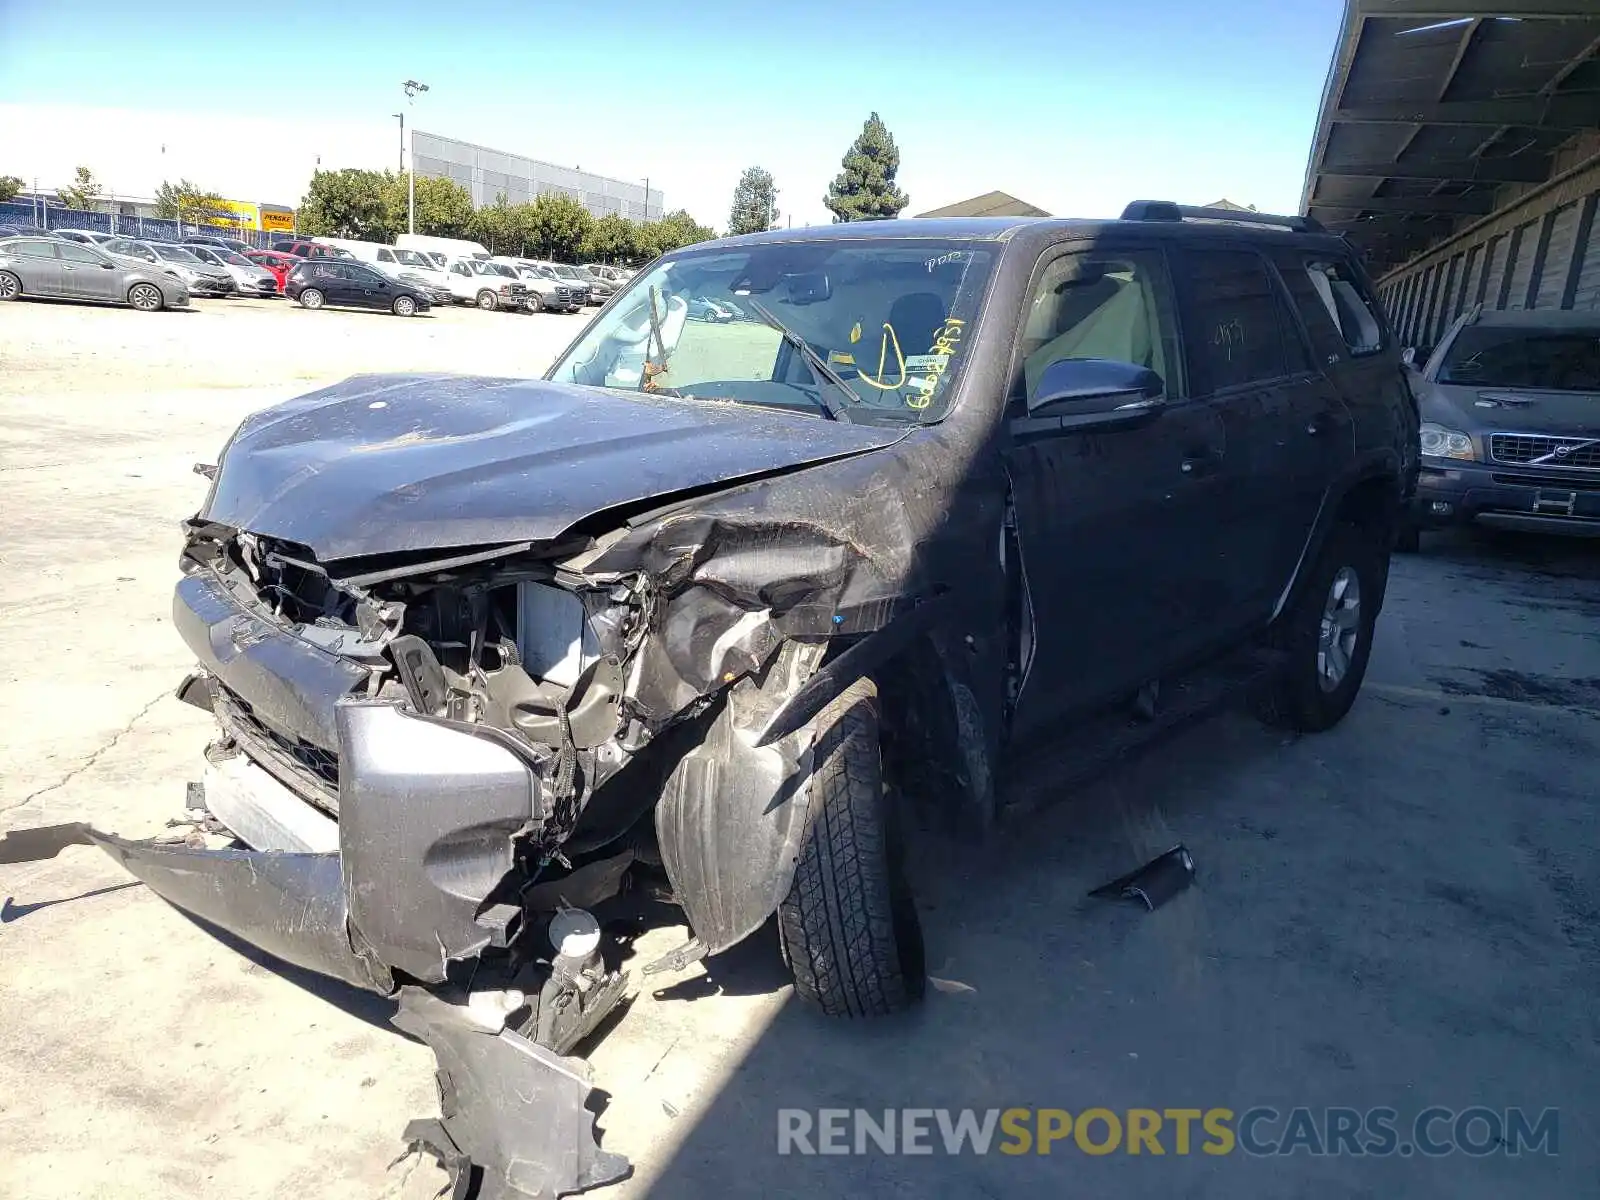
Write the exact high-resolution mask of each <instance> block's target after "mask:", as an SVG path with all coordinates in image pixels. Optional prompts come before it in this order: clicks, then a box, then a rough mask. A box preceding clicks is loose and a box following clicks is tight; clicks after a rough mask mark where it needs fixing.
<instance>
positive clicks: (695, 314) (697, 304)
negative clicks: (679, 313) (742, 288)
mask: <svg viewBox="0 0 1600 1200" xmlns="http://www.w3.org/2000/svg"><path fill="white" fill-rule="evenodd" d="M688 305H689V319H690V320H693V321H732V320H733V319H734V315H733V309H731V308H729V307H727V306H726V305H725V304H722V303H720V302H718V301H716V300H712V299H711V298H710V297H708V296H691V297H690V298H689V300H688Z"/></svg>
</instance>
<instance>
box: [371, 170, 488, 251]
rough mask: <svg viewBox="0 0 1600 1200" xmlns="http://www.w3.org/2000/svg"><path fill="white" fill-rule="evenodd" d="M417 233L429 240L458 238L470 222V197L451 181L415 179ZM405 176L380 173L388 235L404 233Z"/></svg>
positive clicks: (405, 209) (406, 198) (406, 214)
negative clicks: (432, 238) (428, 237)
mask: <svg viewBox="0 0 1600 1200" xmlns="http://www.w3.org/2000/svg"><path fill="white" fill-rule="evenodd" d="M416 198H417V232H418V233H424V234H428V235H430V236H433V237H461V236H463V235H464V234H465V233H466V231H467V224H468V222H470V221H471V220H472V196H471V194H470V193H469V192H468V191H467V189H466V188H464V187H462V186H461V185H460V184H459V183H457V182H456V181H455V180H454V179H435V178H433V177H431V176H427V175H418V176H417V186H416ZM408 199H409V196H408V193H407V188H406V176H405V175H403V174H399V173H397V172H394V171H385V172H384V173H383V205H384V212H385V224H387V226H388V228H389V232H390V234H391V235H394V234H400V233H405V232H406V225H407V217H408V213H407V207H406V206H407V202H408Z"/></svg>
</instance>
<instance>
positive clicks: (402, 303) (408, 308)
mask: <svg viewBox="0 0 1600 1200" xmlns="http://www.w3.org/2000/svg"><path fill="white" fill-rule="evenodd" d="M392 307H393V308H394V315H395V316H397V317H414V316H416V315H417V302H416V301H415V300H413V299H412V298H411V297H410V296H396V297H395V298H394V304H393V306H392Z"/></svg>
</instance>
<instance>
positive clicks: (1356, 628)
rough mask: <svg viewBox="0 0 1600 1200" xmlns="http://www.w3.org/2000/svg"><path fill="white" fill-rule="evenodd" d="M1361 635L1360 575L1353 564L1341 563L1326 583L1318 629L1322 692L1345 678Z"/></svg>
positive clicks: (1319, 671) (1333, 687)
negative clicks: (1343, 564)
mask: <svg viewBox="0 0 1600 1200" xmlns="http://www.w3.org/2000/svg"><path fill="white" fill-rule="evenodd" d="M1360 638H1361V579H1360V577H1359V576H1358V575H1357V574H1356V572H1355V569H1354V568H1353V567H1340V568H1339V570H1338V573H1337V574H1335V575H1334V577H1333V582H1332V583H1331V584H1329V585H1328V596H1327V599H1326V600H1325V601H1324V602H1323V605H1322V625H1321V628H1320V629H1319V630H1318V633H1317V683H1318V684H1319V685H1320V686H1321V688H1322V690H1323V691H1325V692H1332V691H1336V690H1337V689H1338V687H1339V685H1340V684H1341V683H1343V682H1344V677H1345V675H1346V674H1347V673H1348V672H1349V670H1350V663H1351V661H1352V660H1353V659H1354V658H1355V653H1356V643H1357V642H1358V641H1359V640H1360Z"/></svg>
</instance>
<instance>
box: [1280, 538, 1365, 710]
mask: <svg viewBox="0 0 1600 1200" xmlns="http://www.w3.org/2000/svg"><path fill="white" fill-rule="evenodd" d="M1388 558H1389V547H1388V542H1387V539H1386V537H1385V538H1380V537H1379V536H1377V535H1374V534H1373V533H1371V532H1369V531H1367V530H1364V529H1362V528H1361V527H1359V526H1356V525H1345V524H1340V525H1336V526H1334V528H1333V531H1332V532H1331V533H1330V534H1329V535H1328V540H1327V543H1326V544H1325V545H1324V546H1323V548H1322V554H1321V555H1320V556H1319V557H1318V559H1317V562H1316V566H1315V567H1314V568H1313V569H1312V571H1311V574H1310V575H1309V576H1308V577H1307V579H1306V581H1305V586H1304V587H1303V588H1301V590H1300V594H1299V595H1298V596H1297V597H1296V599H1295V601H1294V603H1293V604H1292V605H1291V607H1290V608H1289V609H1288V610H1286V611H1285V612H1284V614H1283V616H1282V617H1281V618H1280V624H1279V626H1278V628H1277V629H1276V630H1275V631H1274V639H1273V640H1274V642H1275V643H1276V647H1277V649H1278V650H1279V651H1280V652H1281V653H1282V655H1283V662H1282V663H1281V664H1280V667H1279V673H1278V676H1277V678H1276V679H1275V680H1274V682H1273V687H1272V691H1271V694H1270V695H1269V697H1268V702H1267V710H1266V714H1265V715H1266V716H1267V718H1268V720H1269V721H1270V722H1271V723H1273V724H1275V725H1281V726H1284V727H1286V728H1289V729H1295V730H1299V731H1301V732H1304V733H1320V732H1321V731H1322V730H1324V729H1331V728H1333V726H1335V725H1337V724H1338V723H1339V722H1340V721H1341V720H1343V719H1344V715H1345V714H1346V713H1347V712H1349V711H1350V706H1351V705H1352V704H1354V703H1355V699H1356V693H1357V692H1358V691H1360V690H1361V681H1362V679H1363V678H1364V677H1365V676H1366V673H1367V659H1368V657H1369V656H1370V655H1371V653H1372V631H1373V628H1374V627H1375V625H1376V624H1377V620H1378V607H1379V606H1380V605H1381V604H1382V603H1383V592H1384V585H1385V583H1386V582H1387V579H1388Z"/></svg>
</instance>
